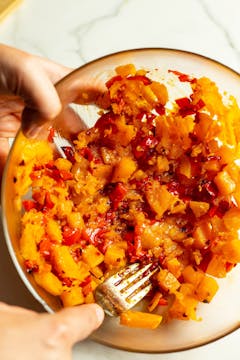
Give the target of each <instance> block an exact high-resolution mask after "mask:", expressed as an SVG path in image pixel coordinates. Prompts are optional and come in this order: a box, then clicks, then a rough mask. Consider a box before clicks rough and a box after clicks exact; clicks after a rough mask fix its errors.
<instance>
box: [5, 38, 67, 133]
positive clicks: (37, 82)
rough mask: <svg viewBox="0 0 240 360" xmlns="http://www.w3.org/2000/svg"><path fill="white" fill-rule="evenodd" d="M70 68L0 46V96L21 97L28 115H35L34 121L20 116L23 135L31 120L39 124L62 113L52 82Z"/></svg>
mask: <svg viewBox="0 0 240 360" xmlns="http://www.w3.org/2000/svg"><path fill="white" fill-rule="evenodd" d="M70 71H71V69H69V68H66V67H64V66H61V65H58V64H56V63H54V62H51V61H49V60H45V59H43V58H41V57H38V56H32V55H29V54H27V53H25V52H23V51H20V50H17V49H14V48H11V47H8V46H5V45H0V79H1V81H0V94H4V95H9V94H14V95H18V96H20V97H21V98H22V99H23V100H24V102H25V104H26V106H27V108H28V111H27V112H26V114H28V113H29V111H30V109H31V110H32V111H33V112H35V113H37V114H38V117H35V118H34V120H32V119H31V117H30V116H27V115H26V116H24V117H23V129H24V131H25V132H26V131H27V129H28V128H29V127H31V124H32V122H33V121H37V119H38V120H39V119H41V121H42V122H44V121H46V120H51V119H53V118H55V117H56V116H57V115H58V114H59V112H60V111H61V102H60V100H59V97H58V94H57V92H56V89H55V87H54V85H53V84H54V83H55V82H56V81H58V80H60V79H61V78H62V77H64V76H65V75H66V74H68V73H69V72H70Z"/></svg>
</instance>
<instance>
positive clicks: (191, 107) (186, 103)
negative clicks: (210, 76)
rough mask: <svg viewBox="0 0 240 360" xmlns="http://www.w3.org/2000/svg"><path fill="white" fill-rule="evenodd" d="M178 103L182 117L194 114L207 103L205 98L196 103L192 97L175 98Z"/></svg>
mask: <svg viewBox="0 0 240 360" xmlns="http://www.w3.org/2000/svg"><path fill="white" fill-rule="evenodd" d="M175 101H176V103H177V105H178V106H179V108H180V109H179V114H180V115H181V116H182V117H185V116H187V115H192V114H195V113H197V112H198V111H199V110H200V109H201V108H203V107H204V106H205V103H204V101H203V100H201V99H200V100H199V101H198V102H197V103H196V104H193V103H192V101H191V99H189V98H187V97H184V98H180V99H176V100H175Z"/></svg>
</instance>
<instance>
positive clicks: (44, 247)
mask: <svg viewBox="0 0 240 360" xmlns="http://www.w3.org/2000/svg"><path fill="white" fill-rule="evenodd" d="M51 248H52V243H51V241H50V239H48V238H47V237H46V238H45V239H43V240H42V241H41V242H40V243H39V245H38V250H39V252H40V254H41V255H42V256H43V257H44V259H45V260H47V261H48V260H50V256H51Z"/></svg>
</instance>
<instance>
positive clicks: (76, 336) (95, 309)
mask: <svg viewBox="0 0 240 360" xmlns="http://www.w3.org/2000/svg"><path fill="white" fill-rule="evenodd" d="M103 317H104V314H103V310H102V309H101V308H100V307H99V306H98V305H96V304H89V305H81V306H76V307H73V308H65V309H63V310H61V311H59V312H58V313H55V314H46V313H43V314H38V313H36V312H34V311H31V310H27V309H23V308H19V307H16V306H9V305H6V304H4V303H0V353H1V359H2V360H16V359H18V358H19V359H24V360H32V359H33V358H34V360H70V359H71V358H72V357H71V349H72V346H73V345H74V344H75V343H76V342H77V341H80V340H83V339H85V338H86V337H87V336H88V335H89V334H90V333H91V332H92V331H93V330H95V329H96V328H98V327H99V325H100V324H101V323H102V321H103Z"/></svg>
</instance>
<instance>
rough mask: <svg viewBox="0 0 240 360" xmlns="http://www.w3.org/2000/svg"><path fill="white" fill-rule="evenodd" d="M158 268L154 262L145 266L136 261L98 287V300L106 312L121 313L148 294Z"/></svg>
mask: <svg viewBox="0 0 240 360" xmlns="http://www.w3.org/2000/svg"><path fill="white" fill-rule="evenodd" d="M158 269H159V266H158V265H157V264H153V263H151V264H147V265H145V266H142V265H141V264H139V263H134V264H132V265H129V266H127V267H125V268H124V269H122V270H120V271H119V272H117V273H116V274H114V275H112V276H111V277H109V278H108V279H107V280H105V281H104V282H103V283H102V284H100V285H99V286H98V287H97V289H96V291H95V298H96V302H97V303H98V304H99V305H101V306H102V308H103V309H104V311H105V312H106V314H108V315H110V316H118V315H120V314H121V313H122V312H123V311H126V310H129V309H131V308H132V307H134V306H135V305H136V304H137V303H139V302H140V301H141V300H142V299H143V298H144V297H145V296H146V295H147V293H148V292H149V291H150V289H151V287H152V284H151V282H150V278H151V276H152V275H153V274H154V273H155V272H156V271H157V270H158Z"/></svg>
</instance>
